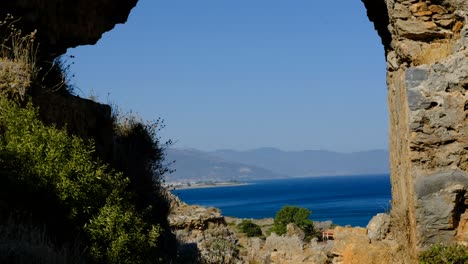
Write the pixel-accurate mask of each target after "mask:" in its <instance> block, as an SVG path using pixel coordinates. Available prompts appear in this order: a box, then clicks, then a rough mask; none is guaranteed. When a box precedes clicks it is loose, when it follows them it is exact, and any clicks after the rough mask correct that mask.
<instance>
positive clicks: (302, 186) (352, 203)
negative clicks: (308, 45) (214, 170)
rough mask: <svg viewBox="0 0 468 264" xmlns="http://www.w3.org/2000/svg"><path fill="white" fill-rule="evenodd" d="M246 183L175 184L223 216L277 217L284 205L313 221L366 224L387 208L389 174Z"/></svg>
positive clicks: (190, 199)
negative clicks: (301, 210)
mask: <svg viewBox="0 0 468 264" xmlns="http://www.w3.org/2000/svg"><path fill="white" fill-rule="evenodd" d="M248 183H249V185H242V186H229V187H217V188H200V189H186V190H175V191H174V193H175V194H177V195H178V196H179V198H180V199H182V200H183V201H184V202H186V203H188V204H196V205H203V206H213V207H217V208H219V209H221V211H222V213H223V215H224V216H233V217H239V218H266V217H275V214H276V212H277V211H278V210H279V209H280V208H281V207H283V206H284V205H295V206H300V207H305V208H308V209H309V210H311V211H312V214H311V216H310V218H311V219H312V220H315V221H325V220H332V221H333V223H335V224H338V225H342V226H344V225H351V226H362V227H365V226H366V225H367V223H368V222H369V220H370V219H371V218H372V217H373V216H374V215H376V214H377V213H381V212H385V211H388V210H389V208H390V203H389V201H390V199H391V187H390V176H389V175H388V174H386V175H365V176H326V177H310V178H292V179H279V180H262V181H251V182H248Z"/></svg>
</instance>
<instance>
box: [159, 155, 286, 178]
mask: <svg viewBox="0 0 468 264" xmlns="http://www.w3.org/2000/svg"><path fill="white" fill-rule="evenodd" d="M166 160H167V161H173V160H175V161H176V162H175V164H173V165H172V166H171V168H172V169H175V170H176V171H175V172H173V173H171V174H169V175H167V177H166V181H168V182H196V181H216V182H222V181H245V180H252V179H272V178H285V177H286V175H282V174H280V173H275V172H272V171H270V170H268V169H264V168H259V167H257V166H255V165H246V164H243V163H241V162H235V161H234V162H233V161H226V160H224V159H223V158H221V157H218V156H216V155H212V154H210V153H207V152H202V151H200V150H196V149H173V148H172V149H168V150H167V151H166Z"/></svg>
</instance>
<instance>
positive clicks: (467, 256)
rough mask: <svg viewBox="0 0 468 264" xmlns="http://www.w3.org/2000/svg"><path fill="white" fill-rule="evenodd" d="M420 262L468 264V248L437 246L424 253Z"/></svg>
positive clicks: (423, 263)
mask: <svg viewBox="0 0 468 264" xmlns="http://www.w3.org/2000/svg"><path fill="white" fill-rule="evenodd" d="M419 260H420V261H421V263H422V264H436V263H437V264H444V263H446V264H449V263H450V264H465V263H468V247H465V246H461V245H451V246H447V245H442V244H436V245H433V246H431V247H430V248H429V249H428V250H426V251H424V252H423V253H422V254H421V255H420V257H419Z"/></svg>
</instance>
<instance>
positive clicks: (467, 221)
mask: <svg viewBox="0 0 468 264" xmlns="http://www.w3.org/2000/svg"><path fill="white" fill-rule="evenodd" d="M457 242H458V243H460V244H462V245H465V246H468V211H465V213H464V214H462V215H461V216H460V222H459V224H458V229H457Z"/></svg>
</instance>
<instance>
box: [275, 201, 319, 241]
mask: <svg viewBox="0 0 468 264" xmlns="http://www.w3.org/2000/svg"><path fill="white" fill-rule="evenodd" d="M311 213H312V212H311V211H310V210H309V209H307V208H301V207H297V206H284V207H283V208H281V209H280V210H279V211H278V212H277V213H276V217H275V220H274V224H273V227H272V229H271V231H272V232H274V233H276V234H278V235H283V234H285V233H286V226H287V225H288V224H289V223H293V224H295V225H296V226H298V227H299V228H300V229H302V230H303V231H304V234H305V239H306V240H309V239H311V238H312V237H314V236H315V235H316V232H315V230H314V223H313V222H312V220H310V219H309V216H310V214H311Z"/></svg>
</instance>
